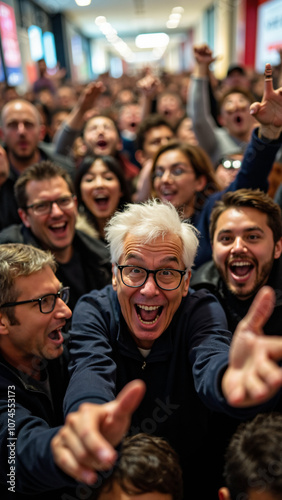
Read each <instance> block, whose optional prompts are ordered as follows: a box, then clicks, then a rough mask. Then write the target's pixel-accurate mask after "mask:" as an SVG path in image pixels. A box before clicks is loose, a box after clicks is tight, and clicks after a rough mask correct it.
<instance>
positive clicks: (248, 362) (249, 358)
mask: <svg viewBox="0 0 282 500" xmlns="http://www.w3.org/2000/svg"><path fill="white" fill-rule="evenodd" d="M274 302H275V295H274V291H273V289H272V288H270V287H267V286H265V287H263V288H262V289H261V290H260V291H259V292H258V293H257V295H256V297H255V299H254V301H253V303H252V305H251V307H250V309H249V311H248V313H247V315H246V316H245V318H243V319H242V321H240V323H239V324H238V326H237V328H236V330H235V333H234V336H233V339H232V342H231V347H230V353H229V365H228V368H227V370H226V372H225V374H224V376H223V379H222V391H223V394H224V396H225V398H226V400H227V402H228V403H229V404H230V405H232V406H238V407H245V406H253V405H256V404H259V403H262V402H264V401H267V400H268V399H270V398H271V397H272V396H274V395H275V393H276V392H277V391H278V389H279V388H280V387H281V386H282V368H280V367H279V366H278V365H277V363H276V362H277V361H278V360H280V359H282V337H278V336H276V337H274V336H273V337H271V336H266V335H264V334H263V330H262V328H263V326H264V325H265V323H266V322H267V320H268V318H269V317H270V316H271V314H272V311H273V307H274Z"/></svg>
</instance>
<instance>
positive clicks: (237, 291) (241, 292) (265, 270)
mask: <svg viewBox="0 0 282 500" xmlns="http://www.w3.org/2000/svg"><path fill="white" fill-rule="evenodd" d="M273 262H274V249H273V252H272V256H271V259H269V261H267V262H266V263H265V264H264V265H263V266H262V267H261V269H260V270H259V263H258V261H257V260H255V261H253V264H254V269H255V273H256V278H255V280H254V282H253V284H252V286H251V287H248V283H238V284H236V286H235V285H234V284H233V283H231V281H230V279H229V277H228V268H229V265H228V263H226V264H225V267H224V270H223V269H221V268H220V267H219V266H218V265H216V264H215V266H216V268H217V270H218V272H219V274H220V276H221V278H222V280H223V281H224V283H225V285H226V286H227V288H228V290H229V291H230V292H231V293H232V294H233V295H235V297H237V298H238V299H239V300H247V299H249V298H250V297H252V296H254V295H256V293H257V292H258V291H259V290H260V288H261V287H262V286H263V285H265V284H266V282H267V280H268V278H269V275H270V273H271V270H272V267H273Z"/></svg>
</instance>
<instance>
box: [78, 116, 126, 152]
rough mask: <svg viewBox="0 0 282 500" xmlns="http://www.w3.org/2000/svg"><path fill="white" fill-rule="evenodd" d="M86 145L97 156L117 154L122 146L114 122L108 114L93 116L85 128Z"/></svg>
mask: <svg viewBox="0 0 282 500" xmlns="http://www.w3.org/2000/svg"><path fill="white" fill-rule="evenodd" d="M83 137H84V141H85V143H86V145H87V146H88V147H89V148H90V149H91V150H92V151H93V153H94V154H95V155H97V156H101V155H104V156H105V155H113V156H114V155H115V154H116V152H117V151H120V150H121V148H122V144H121V140H120V138H119V135H118V132H117V129H116V127H115V124H114V122H113V121H112V120H111V119H110V118H108V117H106V116H95V117H94V118H91V119H90V120H89V121H88V122H87V124H86V126H85V130H84V135H83Z"/></svg>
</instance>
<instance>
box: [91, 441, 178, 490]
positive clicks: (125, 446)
mask: <svg viewBox="0 0 282 500" xmlns="http://www.w3.org/2000/svg"><path fill="white" fill-rule="evenodd" d="M182 489H183V486H182V470H181V467H180V465H179V459H178V456H177V454H176V453H175V451H174V450H173V449H172V448H171V446H170V445H169V444H168V443H167V441H165V440H164V439H162V438H160V437H156V436H150V435H147V434H137V435H136V436H132V437H127V438H125V439H124V440H123V443H122V446H121V450H120V454H119V458H118V460H117V463H116V464H115V466H114V469H113V473H112V475H111V476H110V478H109V479H108V480H106V482H105V484H104V485H103V486H102V488H101V490H100V492H99V494H98V500H130V499H131V500H137V499H139V498H140V499H141V500H181V499H182Z"/></svg>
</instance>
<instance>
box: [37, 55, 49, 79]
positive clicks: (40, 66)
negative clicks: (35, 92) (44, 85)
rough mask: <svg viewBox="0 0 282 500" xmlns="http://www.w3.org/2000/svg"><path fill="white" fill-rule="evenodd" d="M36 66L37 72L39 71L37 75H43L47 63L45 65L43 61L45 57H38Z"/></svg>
mask: <svg viewBox="0 0 282 500" xmlns="http://www.w3.org/2000/svg"><path fill="white" fill-rule="evenodd" d="M37 68H38V72H39V76H41V77H42V76H44V75H45V74H46V71H47V65H46V62H45V59H43V58H42V59H38V61H37Z"/></svg>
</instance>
